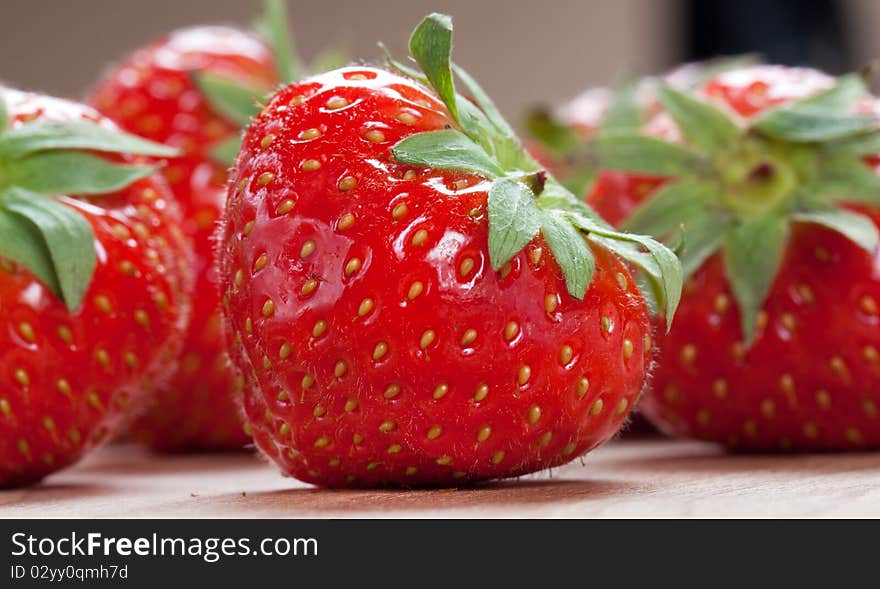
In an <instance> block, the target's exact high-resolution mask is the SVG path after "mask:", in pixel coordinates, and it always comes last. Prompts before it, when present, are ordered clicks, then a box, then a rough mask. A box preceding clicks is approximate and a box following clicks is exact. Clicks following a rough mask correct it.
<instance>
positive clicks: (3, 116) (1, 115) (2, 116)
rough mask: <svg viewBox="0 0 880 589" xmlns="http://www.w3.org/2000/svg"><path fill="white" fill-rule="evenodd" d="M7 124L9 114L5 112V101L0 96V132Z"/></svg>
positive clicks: (4, 129)
mask: <svg viewBox="0 0 880 589" xmlns="http://www.w3.org/2000/svg"><path fill="white" fill-rule="evenodd" d="M8 126H9V114H8V113H7V112H6V101H5V100H4V99H3V97H2V96H0V133H3V132H4V131H6V128H7V127H8Z"/></svg>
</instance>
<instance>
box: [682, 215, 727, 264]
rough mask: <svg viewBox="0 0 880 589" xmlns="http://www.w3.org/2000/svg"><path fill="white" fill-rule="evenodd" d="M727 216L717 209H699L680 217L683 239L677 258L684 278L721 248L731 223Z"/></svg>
mask: <svg viewBox="0 0 880 589" xmlns="http://www.w3.org/2000/svg"><path fill="white" fill-rule="evenodd" d="M731 222H732V221H731V219H730V217H729V216H726V215H724V214H723V213H721V212H718V211H706V210H703V211H699V212H695V214H694V215H693V216H691V217H682V219H681V226H682V234H683V241H684V243H683V244H682V248H681V251H679V252H678V258H679V260H681V267H682V272H683V274H684V278H685V280H686V279H688V278H690V277H691V275H692V274H693V273H694V272H696V271H697V269H698V268H699V267H700V266H702V265H703V262H705V261H706V260H707V259H709V257H710V256H711V255H712V254H714V253H716V252H717V251H718V250H719V249H721V244H722V242H723V241H724V234H725V232H726V231H727V227H728V226H729V225H730V224H731Z"/></svg>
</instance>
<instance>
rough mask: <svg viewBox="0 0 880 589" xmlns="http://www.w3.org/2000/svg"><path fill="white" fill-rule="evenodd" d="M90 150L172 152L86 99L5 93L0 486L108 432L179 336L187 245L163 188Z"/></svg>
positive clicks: (34, 476) (0, 203)
mask: <svg viewBox="0 0 880 589" xmlns="http://www.w3.org/2000/svg"><path fill="white" fill-rule="evenodd" d="M83 150H93V151H94V152H105V153H107V154H110V153H113V152H140V153H143V154H146V155H163V154H167V153H169V150H168V149H167V148H162V147H161V146H158V145H155V144H150V143H148V142H145V141H143V140H141V139H137V138H135V137H132V136H128V135H124V134H122V133H121V132H119V131H118V130H117V129H116V128H115V127H114V126H113V125H112V124H111V123H109V122H108V121H106V120H104V119H101V118H99V116H98V114H97V113H95V112H94V111H92V110H91V109H88V108H86V107H84V106H81V105H78V104H74V103H70V102H66V101H62V100H58V99H54V98H49V97H46V96H40V95H35V94H27V93H23V92H18V91H16V90H10V89H5V88H0V170H2V172H0V311H2V312H0V316H2V325H0V350H2V356H0V486H12V485H21V484H26V483H30V482H34V481H37V480H39V479H41V478H43V477H44V476H46V475H47V474H49V473H51V472H53V471H55V470H58V469H60V468H63V467H65V466H67V465H68V464H70V463H72V462H74V461H76V460H77V459H79V458H80V457H81V456H82V455H83V454H84V453H85V452H87V451H88V450H89V449H91V448H92V447H94V446H95V445H97V444H99V443H100V442H102V441H103V440H105V439H107V437H108V436H109V435H111V434H112V433H113V432H114V431H115V430H116V429H117V428H118V426H119V425H120V422H121V420H122V418H123V415H124V413H125V407H126V406H127V405H129V404H131V405H134V406H137V405H138V404H140V403H142V402H143V391H144V390H145V389H148V388H149V387H150V386H152V385H153V384H156V385H158V384H161V383H162V380H163V379H164V378H166V377H167V373H168V371H169V367H171V366H173V360H174V358H175V356H176V355H177V353H178V351H179V348H180V344H181V343H182V330H183V325H184V324H185V321H186V319H187V314H188V309H189V301H188V298H187V297H186V296H185V292H186V291H187V290H188V284H187V280H186V276H187V274H186V268H185V262H187V261H188V253H187V249H186V248H185V247H184V241H183V239H182V234H181V232H180V229H179V227H178V225H177V223H179V221H180V216H179V212H178V211H177V209H176V207H175V206H174V204H173V202H171V201H169V193H168V189H167V186H166V185H165V183H164V182H163V181H162V180H161V178H160V177H158V176H157V175H155V174H153V168H152V167H148V166H144V165H142V164H135V163H134V162H135V161H136V160H135V159H134V158H133V157H130V156H110V155H103V156H97V155H93V154H90V153H87V152H85V151H83ZM170 153H173V152H170ZM59 194H66V195H70V196H57V195H59ZM77 194H85V195H86V196H76V195H77Z"/></svg>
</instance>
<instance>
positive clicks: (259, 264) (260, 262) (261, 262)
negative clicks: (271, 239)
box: [254, 252, 269, 272]
mask: <svg viewBox="0 0 880 589" xmlns="http://www.w3.org/2000/svg"><path fill="white" fill-rule="evenodd" d="M268 263H269V255H268V254H267V253H266V252H263V253H262V254H260V255H259V256H257V259H256V260H254V272H259V271H260V270H262V269H263V268H265V267H266V264H268Z"/></svg>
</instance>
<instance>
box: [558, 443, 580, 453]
mask: <svg viewBox="0 0 880 589" xmlns="http://www.w3.org/2000/svg"><path fill="white" fill-rule="evenodd" d="M575 448H577V446H576V445H575V443H574V442H569V443H568V444H566V445H565V448H563V449H562V455H563V456H568V455H569V454H571V453H572V452H574V451H575Z"/></svg>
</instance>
